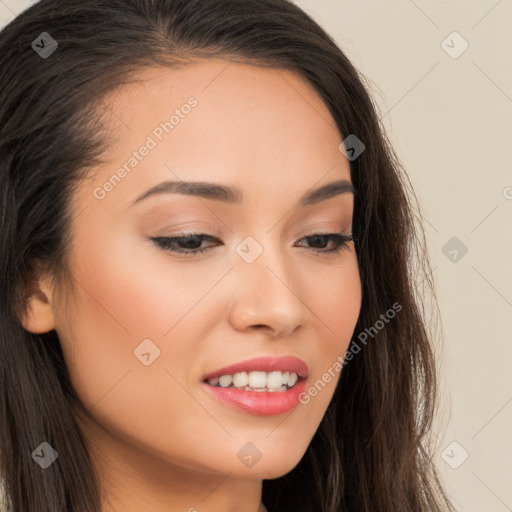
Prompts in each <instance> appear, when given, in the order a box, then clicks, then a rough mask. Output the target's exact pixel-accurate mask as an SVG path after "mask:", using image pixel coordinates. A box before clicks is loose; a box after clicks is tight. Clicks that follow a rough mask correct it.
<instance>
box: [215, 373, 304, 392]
mask: <svg viewBox="0 0 512 512" xmlns="http://www.w3.org/2000/svg"><path fill="white" fill-rule="evenodd" d="M298 379H299V378H298V376H297V374H296V373H294V372H280V371H273V372H268V373H267V372H261V371H253V372H239V373H235V374H234V375H222V377H215V378H213V379H209V380H208V383H209V384H210V385H212V386H220V387H223V388H227V387H230V386H231V387H236V388H239V389H246V390H249V391H267V390H268V391H286V389H287V388H286V386H287V387H288V388H291V387H292V386H294V385H295V384H296V383H297V380H298Z"/></svg>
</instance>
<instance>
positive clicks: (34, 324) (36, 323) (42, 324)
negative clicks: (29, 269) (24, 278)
mask: <svg viewBox="0 0 512 512" xmlns="http://www.w3.org/2000/svg"><path fill="white" fill-rule="evenodd" d="M20 321H21V324H22V325H23V327H24V328H25V329H26V330H27V331H29V332H31V333H33V334H43V333H45V332H49V331H51V330H52V329H54V328H55V316H54V312H53V302H52V295H51V290H50V288H49V286H47V282H46V281H42V280H41V281H36V282H34V283H33V285H32V287H31V288H30V290H29V291H28V294H27V314H26V315H24V316H23V317H22V318H20Z"/></svg>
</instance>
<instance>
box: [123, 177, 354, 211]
mask: <svg viewBox="0 0 512 512" xmlns="http://www.w3.org/2000/svg"><path fill="white" fill-rule="evenodd" d="M346 193H352V194H354V195H355V194H356V191H355V188H354V186H353V185H352V183H350V182H349V181H347V180H345V179H340V180H337V181H333V182H331V183H327V185H323V186H321V187H319V188H316V189H314V190H310V191H308V192H307V193H306V194H304V195H303V196H302V197H301V198H300V199H299V201H298V202H297V206H298V207H299V208H303V207H305V206H310V205H313V204H317V203H320V202H321V201H325V200H326V199H330V198H331V197H335V196H338V195H341V194H346ZM159 194H183V195H189V196H195V197H204V198H205V199H213V200H215V201H223V202H225V203H229V204H236V205H239V204H241V203H242V201H243V194H242V191H241V190H240V189H238V188H234V187H227V186H225V185H219V184H218V183H209V182H205V181H164V182H162V183H159V184H158V185H155V186H154V187H152V188H150V189H149V190H147V191H146V192H144V193H143V194H142V195H140V196H139V197H138V198H137V199H136V200H135V201H133V203H131V204H130V205H129V206H133V205H134V204H136V203H139V202H140V201H142V200H144V199H147V198H148V197H151V196H155V195H159Z"/></svg>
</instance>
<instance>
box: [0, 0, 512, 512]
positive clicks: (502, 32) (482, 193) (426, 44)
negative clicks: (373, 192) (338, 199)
mask: <svg viewBox="0 0 512 512" xmlns="http://www.w3.org/2000/svg"><path fill="white" fill-rule="evenodd" d="M205 1H207V0H205ZM296 3H297V4H298V5H300V6H301V7H302V8H304V9H305V10H306V11H307V12H308V13H309V14H310V15H312V16H313V17H314V18H315V19H316V20H317V21H318V22H319V23H320V24H321V25H322V26H323V27H324V28H325V29H326V30H327V31H328V32H329V33H330V34H332V35H333V36H334V37H335V38H336V40H337V41H338V43H339V44H340V46H341V48H342V49H343V50H344V51H345V52H346V54H347V55H348V57H349V58H350V59H351V60H352V62H353V63H354V64H355V65H356V67H357V68H358V69H359V70H360V71H362V72H363V73H364V74H365V75H366V76H367V77H368V78H369V79H370V80H371V82H372V83H373V84H374V85H373V90H372V94H373V96H374V98H375V100H376V102H377V103H378V105H379V107H380V109H381V112H380V116H381V117H382V120H383V123H384V124H385V126H386V128H387V130H388V134H389V136H390V138H391V140H392V142H394V144H395V147H396V149H397V153H398V155H399V157H400V158H401V159H402V162H403V163H404V165H405V167H406V169H407V172H408V174H409V177H410V179H411V181H412V183H413V185H414V187H415V190H416V193H417V196H418V198H419V201H420V204H421V207H422V209H423V213H424V216H425V218H426V234H427V236H428V242H429V247H430V251H431V255H432V264H433V267H434V269H435V272H434V274H435V280H436V284H437V289H438V297H439V302H440V307H441V314H442V321H443V336H444V344H443V345H440V348H439V351H440V365H441V370H442V373H441V377H442V384H443V402H442V406H443V410H444V413H443V414H444V415H443V416H442V417H441V420H442V422H443V424H444V426H445V429H444V431H441V433H440V435H439V439H438V444H439V450H438V453H437V456H436V463H437V464H438V466H439V468H440V470H441V474H442V476H443V478H444V480H445V482H446V485H447V488H448V490H449V493H450V495H451V496H452V497H453V499H454V502H455V505H456V506H457V508H458V510H459V511H461V512H505V511H512V486H511V485H510V484H511V482H512V435H511V432H512V372H511V371H510V366H511V362H512V344H511V343H510V341H511V333H512V229H511V228H512V223H511V220H512V166H511V163H512V151H511V146H512V115H511V114H512V72H511V69H512V66H511V64H512V59H511V55H512V35H511V34H512V30H511V29H512V27H511V23H510V20H512V1H511V0H489V1H487V0H485V1H483V0H482V1H467V0H466V1H451V2H446V1H440V0H435V1H430V2H427V1H425V0H415V1H413V0H392V1H391V0H390V1H387V2H385V1H382V0H380V1H379V0H372V1H369V0H366V1H363V0H297V1H296ZM29 4H30V2H23V1H19V0H0V26H3V25H4V24H5V23H7V22H8V21H10V20H11V19H12V18H13V17H14V16H15V15H16V14H17V13H19V12H21V11H22V10H23V9H25V8H26V7H27V6H28V5H29ZM44 28H45V27H41V31H42V30H44ZM454 31H457V32H458V33H459V34H460V36H461V37H462V38H463V40H465V41H467V43H468V45H469V46H468V48H467V50H466V51H464V52H463V53H461V54H460V55H459V56H457V53H458V52H459V51H460V50H461V49H462V48H463V46H462V45H463V44H464V42H463V40H462V39H460V38H459V39H457V37H458V36H453V35H450V34H452V32H454ZM36 35H37V34H35V35H34V37H35V36H36ZM448 36H450V37H448ZM447 37H448V39H446V38H447ZM445 39H446V42H445V43H444V45H443V46H442V42H443V41H444V40H445ZM443 47H444V48H446V50H447V51H448V52H451V53H452V55H453V56H457V58H452V57H451V56H450V55H449V54H448V53H447V51H445V49H443ZM452 237H456V238H457V239H458V241H456V243H457V244H459V247H460V244H461V243H462V244H464V245H465V246H466V247H467V249H468V252H467V253H466V254H464V255H462V253H461V251H460V248H457V247H456V246H453V247H452V246H448V247H447V248H446V249H445V253H447V255H448V256H446V255H445V254H444V253H443V247H445V244H447V242H448V241H449V240H450V239H452ZM454 249H455V251H457V253H454V252H453V250H454ZM455 257H456V258H457V260H456V261H452V260H451V259H453V258H455ZM450 258H451V259H450ZM454 442H455V443H456V444H452V443H454ZM466 453H467V455H468V457H467V459H466V460H465V461H464V462H462V460H463V458H464V456H465V455H466ZM443 454H444V455H443ZM446 461H447V462H446ZM461 462H462V463H461Z"/></svg>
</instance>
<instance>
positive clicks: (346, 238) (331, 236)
mask: <svg viewBox="0 0 512 512" xmlns="http://www.w3.org/2000/svg"><path fill="white" fill-rule="evenodd" d="M315 237H326V238H328V241H330V240H333V241H334V242H335V244H336V245H335V246H334V247H333V248H331V249H327V250H326V249H313V251H314V252H316V253H317V254H340V252H341V250H342V249H346V250H349V245H348V243H349V242H353V241H354V237H353V236H352V235H345V234H344V233H312V234H311V235H308V236H305V237H303V238H301V240H303V239H307V238H315ZM194 239H196V240H197V239H199V240H200V241H207V242H215V241H219V239H218V238H217V237H214V236H212V235H207V234H203V233H200V234H190V235H185V236H174V237H163V236H161V237H153V238H151V240H153V242H155V243H156V244H157V245H158V247H160V248H161V249H163V250H166V251H171V252H174V253H179V254H182V255H183V256H184V257H188V256H196V255H198V254H200V253H202V252H205V251H208V250H209V249H212V248H213V247H205V248H202V249H201V248H198V249H189V250H187V249H183V248H172V244H174V243H176V242H180V241H192V240H194Z"/></svg>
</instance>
